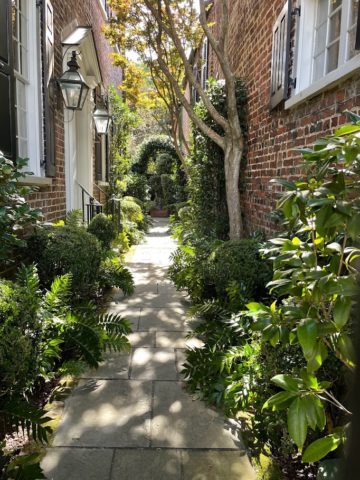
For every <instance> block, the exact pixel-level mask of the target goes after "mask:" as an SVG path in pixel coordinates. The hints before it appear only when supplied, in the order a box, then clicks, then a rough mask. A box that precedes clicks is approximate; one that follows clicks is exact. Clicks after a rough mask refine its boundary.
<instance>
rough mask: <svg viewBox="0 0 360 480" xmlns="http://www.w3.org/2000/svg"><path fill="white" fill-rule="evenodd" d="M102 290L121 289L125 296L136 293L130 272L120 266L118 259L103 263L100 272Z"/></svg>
mask: <svg viewBox="0 0 360 480" xmlns="http://www.w3.org/2000/svg"><path fill="white" fill-rule="evenodd" d="M99 285H100V288H103V289H109V288H113V287H116V288H120V289H121V290H122V291H123V293H124V295H125V296H128V295H132V294H133V293H134V289H135V288H134V281H133V278H132V275H131V273H130V271H129V270H128V269H127V268H125V267H124V266H123V265H121V264H120V261H119V259H118V258H113V259H107V260H105V261H104V262H102V264H101V267H100V272H99Z"/></svg>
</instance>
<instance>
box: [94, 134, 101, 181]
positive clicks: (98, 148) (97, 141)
mask: <svg viewBox="0 0 360 480" xmlns="http://www.w3.org/2000/svg"><path fill="white" fill-rule="evenodd" d="M95 179H96V180H100V181H101V180H102V179H103V178H102V142H101V136H100V135H98V134H97V133H96V134H95Z"/></svg>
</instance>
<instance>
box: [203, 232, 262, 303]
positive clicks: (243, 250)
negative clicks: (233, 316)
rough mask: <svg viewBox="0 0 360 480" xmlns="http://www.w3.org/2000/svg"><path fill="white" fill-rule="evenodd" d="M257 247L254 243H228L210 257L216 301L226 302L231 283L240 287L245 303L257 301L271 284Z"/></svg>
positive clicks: (244, 241) (250, 240)
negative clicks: (220, 299) (245, 298)
mask: <svg viewBox="0 0 360 480" xmlns="http://www.w3.org/2000/svg"><path fill="white" fill-rule="evenodd" d="M259 249H260V244H259V242H258V241H256V240H254V239H244V240H232V241H228V242H225V243H223V244H221V245H220V246H219V247H217V248H216V250H215V251H214V254H213V266H214V268H213V275H214V277H213V281H214V284H215V288H216V292H217V295H218V297H219V298H222V299H225V298H227V289H228V287H229V285H230V283H231V282H236V283H237V284H238V285H240V286H242V287H243V292H244V296H245V297H247V299H248V300H251V299H254V298H257V299H260V298H261V297H262V296H263V295H264V293H265V291H266V289H265V286H266V284H267V282H269V281H270V280H271V268H270V265H269V263H268V262H267V261H265V260H263V259H262V258H261V255H260V253H259Z"/></svg>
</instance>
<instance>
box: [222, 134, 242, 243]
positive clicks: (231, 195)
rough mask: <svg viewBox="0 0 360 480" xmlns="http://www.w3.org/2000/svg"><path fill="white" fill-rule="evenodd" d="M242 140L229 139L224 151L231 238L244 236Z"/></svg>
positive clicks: (235, 238) (237, 238)
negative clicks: (241, 190) (241, 178)
mask: <svg viewBox="0 0 360 480" xmlns="http://www.w3.org/2000/svg"><path fill="white" fill-rule="evenodd" d="M241 143H242V142H238V141H234V140H232V139H231V140H229V141H227V142H226V148H225V151H224V164H225V185H226V201H227V207H228V212H229V237H230V240H239V239H240V238H242V237H243V234H244V230H243V222H242V217H241V204H240V192H239V178H240V164H241V157H242V153H243V149H242V146H241Z"/></svg>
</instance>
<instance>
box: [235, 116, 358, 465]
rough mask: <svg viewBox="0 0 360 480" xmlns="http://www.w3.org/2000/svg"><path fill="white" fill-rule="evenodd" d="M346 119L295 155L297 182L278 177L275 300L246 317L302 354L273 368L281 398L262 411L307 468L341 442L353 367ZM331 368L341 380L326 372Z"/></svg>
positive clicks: (272, 246)
mask: <svg viewBox="0 0 360 480" xmlns="http://www.w3.org/2000/svg"><path fill="white" fill-rule="evenodd" d="M352 117H353V118H355V121H356V124H355V125H346V126H344V127H342V128H340V129H339V130H338V131H337V132H335V134H334V135H333V136H331V137H329V138H326V139H321V140H319V141H317V142H316V143H315V146H314V148H313V149H309V148H307V149H304V150H302V151H301V152H302V154H303V157H304V166H305V168H306V174H307V175H306V177H305V178H304V179H302V180H299V181H294V182H290V181H288V180H277V183H278V184H280V185H281V186H282V187H283V188H284V189H285V192H284V193H283V195H282V197H281V199H280V201H279V203H278V207H279V209H281V211H282V214H283V217H284V227H285V228H286V231H285V232H284V234H283V235H282V236H280V237H278V238H274V239H272V240H271V241H270V243H269V245H268V247H267V248H266V249H265V252H266V253H267V255H268V256H269V257H270V258H271V259H272V260H273V262H274V273H273V281H272V282H270V284H269V287H271V291H272V293H273V295H276V297H277V298H276V300H277V301H276V302H274V303H273V304H272V305H271V306H270V307H269V306H267V305H263V304H258V303H252V304H249V305H248V311H247V312H245V313H244V315H245V319H246V321H251V322H252V325H253V327H252V328H253V329H254V330H257V331H260V332H261V335H262V339H263V341H264V342H268V343H269V344H270V345H272V346H273V347H276V348H278V345H279V344H283V345H285V346H287V347H288V348H291V347H293V346H296V347H297V348H298V349H299V351H300V352H301V357H302V364H303V366H304V368H302V369H301V370H300V371H298V370H296V369H295V370H294V371H291V372H290V373H289V374H287V372H286V371H285V372H284V371H282V370H280V369H279V370H278V369H274V370H273V372H272V374H273V377H272V378H271V381H272V383H273V384H274V386H276V387H278V392H277V393H276V394H275V395H273V396H272V397H270V398H269V399H267V402H266V403H265V405H264V407H266V408H268V409H269V410H272V411H278V410H284V411H286V414H287V424H288V432H289V436H290V437H291V439H292V440H293V442H294V443H295V445H296V446H297V447H298V449H299V451H300V452H302V451H303V449H304V453H303V457H302V460H303V461H304V462H309V463H314V462H317V461H318V460H321V459H322V458H324V457H325V456H327V455H328V454H329V453H330V452H333V451H334V450H336V448H338V447H339V446H340V445H342V444H343V443H344V442H345V439H346V436H347V431H348V426H347V425H346V424H347V423H348V421H349V417H350V412H349V410H348V409H349V407H348V405H347V399H346V396H345V395H344V385H343V383H344V380H343V378H344V373H343V372H344V371H345V370H347V371H348V372H349V373H351V372H352V371H353V369H354V366H355V358H354V348H353V344H352V336H353V331H354V328H353V325H352V320H351V312H352V307H353V303H354V302H353V299H354V298H353V297H354V295H356V294H357V293H358V285H357V280H358V271H357V269H356V263H357V262H356V259H357V258H358V257H359V254H360V250H359V249H358V248H357V245H358V244H359V239H360V222H359V219H360V205H359V201H358V198H359V175H360V169H359V160H358V159H359V152H360V138H359V132H360V117H359V116H355V115H352ZM336 362H337V365H336ZM329 365H330V368H329ZM332 365H335V368H332V367H331V366H332ZM340 365H342V367H341V368H340ZM334 370H335V371H337V372H339V373H340V372H341V373H340V375H339V376H337V375H335V376H334V375H330V374H329V371H330V372H331V371H332V372H333V371H334ZM330 405H331V406H330ZM334 407H335V408H334ZM314 412H315V417H313V416H312V415H313V413H314ZM324 435H325V436H324ZM319 436H321V438H318V439H317V440H316V437H319ZM314 437H315V438H314ZM314 439H315V441H314ZM304 447H305V448H304Z"/></svg>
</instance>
